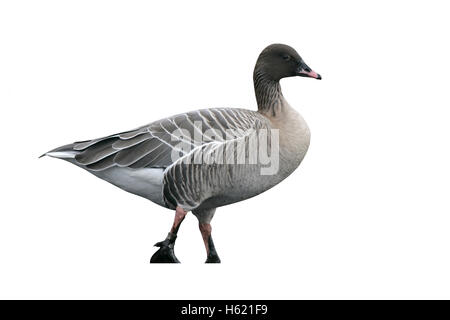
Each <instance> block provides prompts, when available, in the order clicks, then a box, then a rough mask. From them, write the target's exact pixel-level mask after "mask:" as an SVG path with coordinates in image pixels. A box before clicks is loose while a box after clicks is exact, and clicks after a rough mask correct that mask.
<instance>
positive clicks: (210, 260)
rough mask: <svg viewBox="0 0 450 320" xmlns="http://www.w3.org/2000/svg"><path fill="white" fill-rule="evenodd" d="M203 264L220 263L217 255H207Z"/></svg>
mask: <svg viewBox="0 0 450 320" xmlns="http://www.w3.org/2000/svg"><path fill="white" fill-rule="evenodd" d="M205 263H220V258H219V256H218V255H217V254H215V255H212V254H210V255H208V258H206V261H205Z"/></svg>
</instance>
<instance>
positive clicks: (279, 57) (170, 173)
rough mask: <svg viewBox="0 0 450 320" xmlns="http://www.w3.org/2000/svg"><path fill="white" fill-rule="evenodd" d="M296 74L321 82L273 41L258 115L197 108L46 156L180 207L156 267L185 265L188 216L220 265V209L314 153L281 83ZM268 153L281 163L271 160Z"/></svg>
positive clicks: (261, 74) (260, 65)
mask: <svg viewBox="0 0 450 320" xmlns="http://www.w3.org/2000/svg"><path fill="white" fill-rule="evenodd" d="M292 76H302V77H311V78H316V79H321V77H320V75H319V74H317V73H315V72H314V71H312V70H311V69H310V68H309V67H308V66H307V65H306V64H305V62H304V61H303V60H302V58H301V57H300V56H299V54H298V53H297V52H296V51H295V50H294V49H293V48H291V47H289V46H287V45H282V44H272V45H270V46H268V47H267V48H265V49H264V50H263V51H262V52H261V54H260V55H259V57H258V60H257V62H256V66H255V69H254V73H253V80H254V87H255V94H256V100H257V104H258V111H250V110H245V109H232V108H217V109H216V108H214V109H202V110H197V111H191V112H187V113H184V114H179V115H175V116H172V117H168V118H165V119H161V120H158V121H155V122H153V123H150V124H148V125H146V126H143V127H140V128H138V129H135V130H131V131H126V132H122V133H118V134H113V135H110V136H107V137H103V138H99V139H94V140H89V141H82V142H75V143H72V144H68V145H65V146H62V147H59V148H56V149H54V150H52V151H49V152H47V153H45V154H44V155H48V156H51V157H55V158H60V159H64V160H67V161H69V162H71V163H73V164H75V165H77V166H79V167H81V168H83V169H86V170H87V171H89V172H90V173H92V174H94V175H96V176H97V177H99V178H101V179H103V180H106V181H108V182H110V183H112V184H114V185H116V186H118V187H119V188H121V189H123V190H125V191H128V192H131V193H133V194H136V195H139V196H142V197H144V198H147V199H149V200H151V201H153V202H155V203H157V204H159V205H161V206H163V207H165V208H169V209H172V210H175V219H174V222H173V225H172V228H171V229H170V232H169V234H168V235H167V237H166V239H165V240H164V241H162V242H158V243H157V244H156V246H157V247H159V249H158V251H157V252H156V253H155V254H154V255H153V256H152V258H151V259H150V262H151V263H158V262H159V263H161V262H166V263H170V262H179V261H178V259H177V258H176V256H175V253H174V244H175V240H176V237H177V232H178V229H179V227H180V224H181V222H182V221H183V220H184V218H185V216H186V214H187V212H188V211H192V213H193V214H194V215H195V216H196V217H197V219H198V221H199V228H200V232H201V235H202V237H203V241H204V243H205V247H206V253H207V260H206V262H207V263H214V262H215V263H218V262H220V259H219V256H218V254H217V252H216V250H215V247H214V243H213V240H212V237H211V225H210V223H211V219H212V218H213V216H214V213H215V211H216V208H217V207H220V206H224V205H227V204H231V203H234V202H238V201H241V200H245V199H248V198H250V197H253V196H255V195H258V194H260V193H262V192H264V191H266V190H268V189H270V188H271V187H273V186H274V185H276V184H278V183H279V182H280V181H282V180H283V179H285V178H286V177H287V176H288V175H289V174H291V173H292V172H293V171H294V170H295V169H296V168H297V167H298V166H299V164H300V162H301V161H302V159H303V157H304V156H305V154H306V151H307V149H308V146H309V140H310V133H309V129H308V126H307V124H306V122H305V121H304V120H303V118H302V117H301V116H300V114H299V113H297V112H296V111H295V110H294V109H293V108H291V106H290V105H289V104H288V103H287V101H286V100H285V99H284V97H283V95H282V92H281V87H280V83H279V81H280V79H282V78H285V77H292ZM261 137H262V138H261ZM255 141H256V143H255ZM255 146H257V147H256V148H255ZM262 147H264V148H265V149H264V150H265V152H266V153H265V162H264V161H262V159H263V158H264V157H263V154H264V153H261V150H262V149H263V148H262ZM267 149H268V150H267ZM269 154H270V156H271V158H270V160H273V162H274V163H275V164H274V163H268V162H267V156H268V155H269ZM263 162H264V163H263ZM270 166H272V167H271V168H269V167H270ZM265 169H266V171H264V170H265Z"/></svg>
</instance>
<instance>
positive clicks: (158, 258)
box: [150, 207, 187, 263]
mask: <svg viewBox="0 0 450 320" xmlns="http://www.w3.org/2000/svg"><path fill="white" fill-rule="evenodd" d="M186 214H187V212H186V211H184V210H183V209H182V208H180V207H177V208H176V210H175V219H174V221H173V225H172V228H171V229H170V232H169V234H168V235H167V237H166V239H165V240H164V241H161V242H158V243H156V244H155V247H159V249H158V251H156V252H155V253H154V254H153V256H152V257H151V259H150V263H180V261H179V260H178V259H177V257H176V256H175V252H174V246H175V240H176V239H177V233H178V229H179V228H180V225H181V222H183V220H184V217H186Z"/></svg>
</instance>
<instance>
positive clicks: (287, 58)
mask: <svg viewBox="0 0 450 320" xmlns="http://www.w3.org/2000/svg"><path fill="white" fill-rule="evenodd" d="M283 60H284V61H289V60H291V56H290V55H287V54H285V55H283Z"/></svg>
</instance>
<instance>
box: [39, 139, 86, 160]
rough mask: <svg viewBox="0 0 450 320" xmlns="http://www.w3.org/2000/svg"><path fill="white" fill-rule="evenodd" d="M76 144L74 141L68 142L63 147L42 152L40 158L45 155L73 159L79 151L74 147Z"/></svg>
mask: <svg viewBox="0 0 450 320" xmlns="http://www.w3.org/2000/svg"><path fill="white" fill-rule="evenodd" d="M74 145H75V144H74V143H71V144H66V145H64V146H62V147H59V148H56V149H53V150H50V151H48V152H46V153H44V154H42V155H41V156H40V157H39V158H42V157H44V156H49V157H53V158H58V159H65V160H69V159H73V158H75V156H76V155H77V154H78V153H79V151H76V150H74V149H73V147H74Z"/></svg>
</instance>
